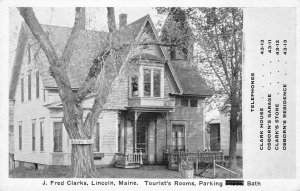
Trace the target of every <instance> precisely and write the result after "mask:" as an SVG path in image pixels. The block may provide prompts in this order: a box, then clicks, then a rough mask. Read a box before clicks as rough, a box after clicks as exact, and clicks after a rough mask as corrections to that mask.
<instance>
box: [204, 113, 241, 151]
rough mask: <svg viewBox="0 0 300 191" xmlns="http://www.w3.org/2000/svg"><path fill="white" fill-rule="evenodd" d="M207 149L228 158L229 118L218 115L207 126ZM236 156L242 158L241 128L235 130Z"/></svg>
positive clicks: (224, 115)
mask: <svg viewBox="0 0 300 191" xmlns="http://www.w3.org/2000/svg"><path fill="white" fill-rule="evenodd" d="M208 126H209V128H208V129H209V133H208V135H209V137H208V139H207V140H208V141H209V144H207V145H209V149H210V150H211V151H220V150H221V151H223V153H224V155H225V156H229V141H230V116H228V115H226V114H220V115H219V117H218V118H216V119H212V120H211V121H210V122H209V124H208ZM236 147H237V151H236V153H237V156H240V157H242V156H243V133H242V127H241V126H239V127H238V129H237V144H236Z"/></svg>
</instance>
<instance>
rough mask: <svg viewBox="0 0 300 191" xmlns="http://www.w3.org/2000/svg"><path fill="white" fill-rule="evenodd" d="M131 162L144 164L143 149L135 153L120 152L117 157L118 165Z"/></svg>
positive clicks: (125, 164)
mask: <svg viewBox="0 0 300 191" xmlns="http://www.w3.org/2000/svg"><path fill="white" fill-rule="evenodd" d="M131 164H138V165H143V153H142V151H139V152H134V153H120V154H119V157H118V159H117V165H122V166H129V165H131Z"/></svg>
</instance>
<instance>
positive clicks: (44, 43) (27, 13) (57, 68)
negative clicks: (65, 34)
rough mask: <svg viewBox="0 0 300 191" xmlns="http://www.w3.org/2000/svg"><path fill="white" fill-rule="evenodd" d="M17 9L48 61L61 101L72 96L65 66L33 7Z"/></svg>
mask: <svg viewBox="0 0 300 191" xmlns="http://www.w3.org/2000/svg"><path fill="white" fill-rule="evenodd" d="M18 9H19V12H20V14H21V16H22V17H23V19H24V21H25V23H26V24H27V26H28V27H29V28H30V31H31V32H32V34H33V36H34V37H35V38H36V40H37V41H38V42H39V43H40V45H41V47H42V49H43V51H44V53H45V55H46V57H47V59H48V61H49V64H50V68H49V70H50V73H51V75H52V76H53V77H54V79H55V81H56V83H57V86H58V89H59V90H60V91H59V94H60V96H61V99H62V101H64V100H66V99H68V98H70V96H71V97H72V90H71V84H70V81H69V78H68V76H67V75H66V73H67V72H66V66H65V64H64V62H63V61H62V60H61V59H59V57H58V55H57V53H56V51H55V50H54V48H53V46H52V43H51V42H50V40H49V38H48V36H47V34H46V33H45V32H44V30H43V29H42V27H41V25H40V23H39V22H38V20H37V18H36V16H35V14H34V12H33V9H32V8H31V7H19V8H18Z"/></svg>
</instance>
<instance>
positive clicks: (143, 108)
mask: <svg viewBox="0 0 300 191" xmlns="http://www.w3.org/2000/svg"><path fill="white" fill-rule="evenodd" d="M126 108H127V109H128V110H131V111H141V112H169V111H171V110H173V109H174V108H173V107H169V106H129V107H126Z"/></svg>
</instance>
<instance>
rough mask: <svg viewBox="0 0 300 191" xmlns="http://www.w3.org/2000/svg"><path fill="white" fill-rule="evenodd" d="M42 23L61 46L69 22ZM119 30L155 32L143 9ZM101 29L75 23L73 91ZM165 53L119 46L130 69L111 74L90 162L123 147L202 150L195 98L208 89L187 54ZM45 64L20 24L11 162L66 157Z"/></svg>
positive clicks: (159, 157)
mask: <svg viewBox="0 0 300 191" xmlns="http://www.w3.org/2000/svg"><path fill="white" fill-rule="evenodd" d="M120 18H123V19H124V18H126V17H124V15H123V17H120ZM120 23H123V24H124V23H125V24H126V23H127V22H126V21H125V22H120ZM43 28H44V30H45V31H46V32H47V33H48V34H49V38H50V40H51V42H52V43H53V45H54V47H55V49H56V50H58V52H59V53H61V51H62V50H63V47H64V45H65V43H66V41H67V39H68V36H69V34H70V32H71V29H70V28H66V27H58V26H46V25H43ZM119 32H120V33H121V34H126V35H127V38H129V39H131V40H133V41H136V42H139V41H142V40H143V39H145V38H147V39H152V40H158V39H159V37H158V34H157V32H156V29H155V28H154V25H153V23H152V20H151V18H150V16H149V15H146V16H145V17H142V18H141V19H139V20H137V21H135V22H133V23H131V24H128V25H126V26H120V29H119ZM105 35H107V33H105V32H99V31H89V30H82V31H81V35H80V37H79V39H78V40H77V42H76V46H75V47H76V48H75V50H74V52H73V56H72V58H71V62H70V66H69V72H68V74H67V75H68V76H69V78H70V81H71V85H72V88H73V89H74V91H76V89H77V88H78V87H79V86H80V85H81V83H82V82H83V80H84V78H85V76H86V74H87V72H88V69H89V67H90V66H91V63H92V62H93V60H94V59H95V57H96V55H97V53H99V50H100V49H101V45H102V44H103V39H104V37H105ZM125 52H126V51H125ZM173 53H174V52H173ZM169 55H170V52H169V51H167V50H165V49H164V48H163V47H160V46H157V45H149V46H143V45H136V44H135V45H133V46H132V47H130V48H129V49H128V51H127V52H126V53H123V55H122V56H124V58H125V59H124V63H123V64H124V65H125V66H124V67H128V65H130V64H131V63H135V64H136V66H134V67H136V69H137V70H136V71H137V73H135V74H129V73H126V72H122V73H120V74H119V76H118V77H117V78H116V80H117V83H116V85H115V86H114V87H113V89H112V91H111V92H110V94H109V96H108V100H107V102H106V104H105V106H104V110H103V111H102V113H101V115H100V117H99V119H98V123H97V125H96V127H95V132H94V152H95V153H97V154H96V156H98V157H96V158H95V164H96V165H111V164H114V163H115V162H116V157H117V155H118V154H120V153H121V154H122V153H125V152H126V153H133V152H136V151H140V152H142V153H143V159H144V163H148V164H156V163H161V162H162V161H163V152H164V151H165V150H170V149H180V150H184V149H185V150H189V151H198V150H200V151H203V150H204V148H205V146H204V145H205V143H204V141H205V139H204V134H205V127H204V120H203V118H204V117H203V115H204V114H203V102H202V101H203V100H204V99H205V98H206V97H209V96H211V95H212V93H211V91H210V89H209V88H208V87H207V85H206V83H205V81H204V79H203V78H202V77H201V76H200V75H199V73H198V72H197V71H196V70H195V69H194V68H193V66H192V65H191V64H190V63H189V62H188V61H187V60H186V59H184V58H180V57H176V56H175V57H174V56H173V57H172V58H170V56H169ZM48 67H49V66H48V63H47V59H46V57H45V55H44V53H43V51H42V49H40V48H39V45H38V44H37V43H35V39H34V37H33V36H32V34H31V32H30V30H29V28H28V27H27V26H26V25H25V24H22V27H21V31H20V35H19V41H18V47H17V52H16V56H15V61H14V66H13V70H12V78H11V83H10V94H9V98H10V100H13V101H14V147H15V149H14V158H15V160H16V162H17V165H20V164H25V165H27V166H34V167H36V168H43V167H44V166H48V165H70V164H71V159H70V158H71V144H70V142H69V138H68V134H67V132H66V130H65V128H64V126H63V124H62V117H63V113H62V105H61V102H60V99H59V96H58V89H57V86H56V84H55V81H54V79H53V78H52V77H51V76H50V74H49V71H48ZM125 71H126V70H125ZM93 100H94V97H93V96H92V95H91V96H90V97H89V98H88V99H86V100H85V102H84V104H83V107H84V109H85V114H84V115H85V116H86V114H87V113H88V111H89V109H90V108H91V106H92V104H93Z"/></svg>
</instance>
